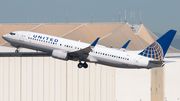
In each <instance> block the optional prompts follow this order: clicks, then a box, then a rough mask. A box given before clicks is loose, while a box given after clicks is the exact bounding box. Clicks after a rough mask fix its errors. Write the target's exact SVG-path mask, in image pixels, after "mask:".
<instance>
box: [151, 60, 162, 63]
mask: <svg viewBox="0 0 180 101" xmlns="http://www.w3.org/2000/svg"><path fill="white" fill-rule="evenodd" d="M149 62H150V63H154V64H163V63H164V61H154V60H153V61H151V60H150V61H149Z"/></svg>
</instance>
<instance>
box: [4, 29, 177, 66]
mask: <svg viewBox="0 0 180 101" xmlns="http://www.w3.org/2000/svg"><path fill="white" fill-rule="evenodd" d="M176 32H177V31H176V30H172V29H171V30H169V31H168V32H167V33H165V34H164V35H163V36H162V37H160V38H159V39H157V40H156V41H155V42H153V43H152V44H151V45H149V46H148V47H147V48H145V49H144V50H140V51H120V50H118V49H113V48H108V47H105V46H101V45H97V43H98V40H99V39H100V37H98V38H97V39H96V40H95V41H94V42H93V43H92V44H88V43H84V42H80V41H74V40H70V39H65V38H60V37H55V36H50V35H46V34H42V33H36V32H29V31H13V32H11V33H9V34H5V35H3V36H2V38H3V39H5V40H6V41H7V42H9V43H10V44H11V45H12V46H14V47H16V48H17V49H16V50H15V52H16V53H18V48H19V47H24V48H29V49H34V50H38V51H42V52H46V53H48V54H50V55H51V56H52V57H53V58H56V59H61V60H65V61H68V60H73V61H79V63H78V65H77V66H78V68H82V67H84V68H87V67H88V64H87V63H86V62H91V63H95V64H102V65H107V66H112V67H117V68H129V69H140V68H146V69H151V68H155V67H163V66H164V65H165V63H164V62H165V61H164V60H163V59H164V57H165V55H166V52H167V50H168V48H169V46H170V44H171V42H172V40H173V38H174V36H175V34H176ZM82 61H84V63H82Z"/></svg>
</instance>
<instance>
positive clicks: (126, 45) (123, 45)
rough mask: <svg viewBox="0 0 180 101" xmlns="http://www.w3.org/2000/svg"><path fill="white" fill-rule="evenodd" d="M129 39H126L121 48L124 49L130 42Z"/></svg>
mask: <svg viewBox="0 0 180 101" xmlns="http://www.w3.org/2000/svg"><path fill="white" fill-rule="evenodd" d="M130 41H131V40H128V41H127V42H126V43H125V44H124V45H123V46H122V47H121V48H124V49H126V47H127V46H128V45H129V42H130Z"/></svg>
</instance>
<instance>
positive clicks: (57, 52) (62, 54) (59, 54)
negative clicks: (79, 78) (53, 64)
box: [52, 50, 68, 60]
mask: <svg viewBox="0 0 180 101" xmlns="http://www.w3.org/2000/svg"><path fill="white" fill-rule="evenodd" d="M52 57H53V58H57V59H62V60H68V53H67V52H64V51H61V50H53V52H52Z"/></svg>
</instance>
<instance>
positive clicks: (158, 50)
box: [139, 42, 163, 60]
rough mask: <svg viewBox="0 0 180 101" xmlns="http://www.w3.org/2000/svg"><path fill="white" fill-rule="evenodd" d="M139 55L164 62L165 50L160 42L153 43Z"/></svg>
mask: <svg viewBox="0 0 180 101" xmlns="http://www.w3.org/2000/svg"><path fill="white" fill-rule="evenodd" d="M139 55H142V56H145V57H149V58H153V59H156V60H163V50H162V47H161V45H160V44H159V43H158V42H154V43H152V44H151V45H150V46H149V47H147V48H146V49H144V50H143V51H142V52H141V53H139Z"/></svg>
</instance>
